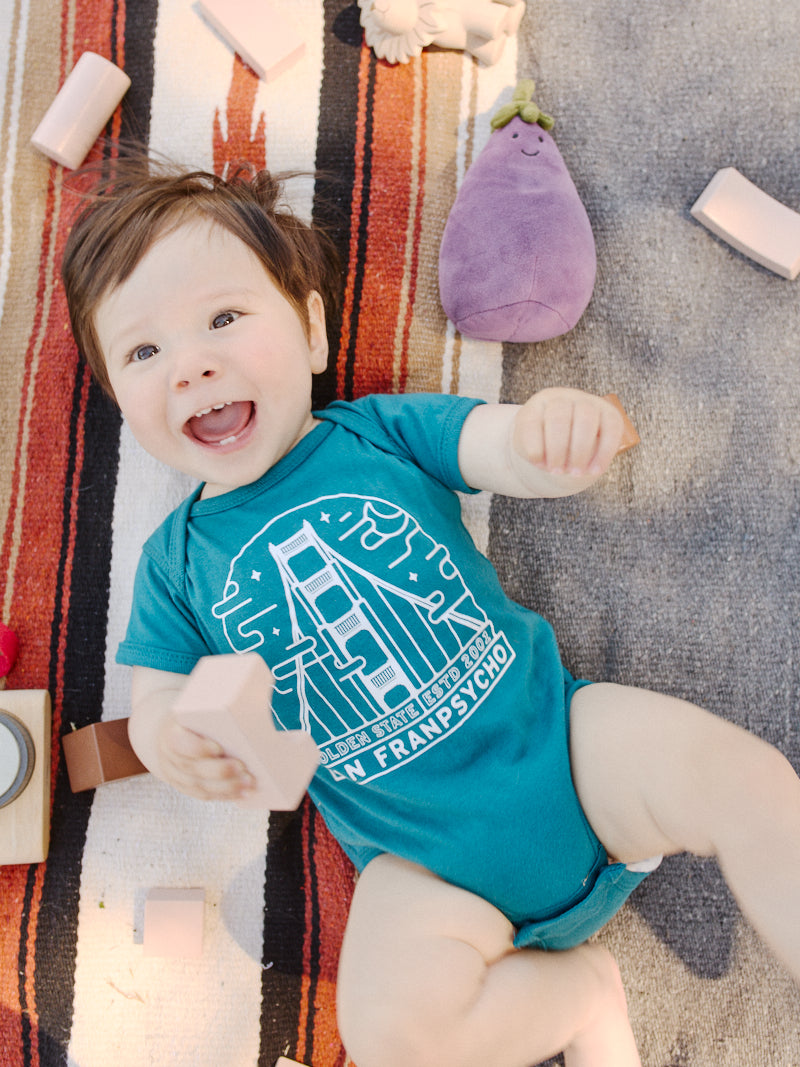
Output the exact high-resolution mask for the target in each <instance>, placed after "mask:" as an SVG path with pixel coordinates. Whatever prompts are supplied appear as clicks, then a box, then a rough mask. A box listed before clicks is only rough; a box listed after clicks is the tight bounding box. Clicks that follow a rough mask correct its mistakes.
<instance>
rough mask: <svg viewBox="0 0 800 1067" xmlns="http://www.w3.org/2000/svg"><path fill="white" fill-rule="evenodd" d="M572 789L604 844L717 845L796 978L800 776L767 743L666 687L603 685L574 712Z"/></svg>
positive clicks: (744, 900) (728, 872) (628, 857)
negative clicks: (667, 693) (671, 693)
mask: <svg viewBox="0 0 800 1067" xmlns="http://www.w3.org/2000/svg"><path fill="white" fill-rule="evenodd" d="M570 754H571V759H572V772H573V777H574V780H575V788H576V790H577V793H578V797H579V798H580V801H581V804H582V806H583V809H584V811H585V813H586V816H587V818H588V819H589V822H590V823H591V824H592V827H593V828H594V831H595V833H596V834H597V836H598V837H599V838H600V840H601V841H602V842H603V844H604V845H605V847H606V849H607V851H608V852H609V854H610V855H612V856H614V857H616V858H617V859H620V860H624V861H626V862H631V861H634V860H641V859H644V858H645V857H648V856H651V855H654V854H657V853H665V854H668V853H674V852H682V851H688V852H693V853H695V855H698V856H716V857H717V860H718V861H719V864H720V867H721V869H722V872H723V874H724V875H725V878H726V879H727V881H728V884H729V886H730V888H731V890H732V892H733V894H734V896H735V897H736V898H737V900H738V902H739V905H740V906H741V908H742V911H743V912H744V913H745V915H746V916H747V917H748V918H749V920H750V921H751V922H752V924H753V926H754V927H755V928H756V930H758V932H759V933H760V934H761V936H762V937H763V938H764V940H765V941H766V942H767V944H768V945H769V946H770V948H771V949H772V950H773V952H774V953H775V955H776V956H777V957H778V958H779V959H780V960H782V962H783V963H784V965H785V966H786V967H787V968H788V970H789V972H790V973H791V974H792V975H793V977H794V978H795V981H797V982H798V984H800V779H798V777H797V775H796V774H795V772H794V770H793V769H792V766H791V764H790V763H789V762H788V760H786V759H785V758H784V756H783V755H782V754H781V753H779V752H778V751H777V750H776V749H774V748H773V747H772V746H771V745H768V744H767V743H766V742H764V741H762V740H761V739H759V738H757V737H754V736H753V735H752V734H749V733H747V731H745V730H743V729H741V728H740V727H738V726H736V725H734V724H732V723H729V722H727V721H726V720H724V719H721V718H718V717H717V716H715V715H711V714H710V713H708V712H706V711H703V710H702V709H700V708H698V707H695V706H694V705H693V704H689V703H686V702H685V701H682V700H677V699H675V698H673V697H667V696H663V695H660V694H657V693H650V692H647V691H645V690H640V689H631V688H628V687H626V686H619V685H611V684H598V685H591V686H586V687H585V688H582V689H580V690H578V692H577V693H576V694H575V695H574V697H573V699H572V705H571V711H570Z"/></svg>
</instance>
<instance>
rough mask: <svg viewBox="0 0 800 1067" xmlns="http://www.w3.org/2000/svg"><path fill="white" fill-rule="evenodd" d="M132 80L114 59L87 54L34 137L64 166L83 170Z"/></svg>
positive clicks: (42, 149) (41, 148) (36, 145)
mask: <svg viewBox="0 0 800 1067" xmlns="http://www.w3.org/2000/svg"><path fill="white" fill-rule="evenodd" d="M130 84H131V80H130V78H129V77H128V75H127V74H126V73H125V71H123V70H120V68H119V67H117V66H115V65H114V64H113V63H112V62H111V61H110V60H108V59H105V58H104V57H103V56H99V55H97V53H96V52H84V53H83V55H82V56H81V57H80V59H79V60H78V62H77V63H76V64H75V66H74V67H73V68H72V71H71V72H70V74H69V76H68V77H67V79H66V81H65V82H64V84H63V85H62V86H61V89H60V90H59V92H58V95H57V96H56V98H55V100H54V101H53V103H52V104H51V105H50V107H49V108H48V110H47V113H46V114H45V116H44V118H43V119H42V121H41V122H40V123H39V125H38V126H37V127H36V130H35V131H34V133H33V136H32V137H31V144H32V145H33V147H34V148H38V150H39V151H40V152H43V153H44V154H45V155H46V156H49V157H50V158H51V159H54V160H55V161H56V163H60V164H61V165H62V166H63V167H73V168H74V167H79V166H80V165H81V163H83V161H84V159H85V158H86V156H87V155H88V154H89V150H90V148H91V147H92V145H93V144H94V143H95V141H96V140H97V138H98V137H99V136H100V134H101V132H102V130H103V127H104V126H105V124H106V123H107V122H108V120H109V119H110V118H111V116H112V115H113V114H114V111H115V110H116V107H117V104H119V102H120V100H121V99H122V98H123V96H124V95H125V93H126V92H127V91H128V88H129V87H130Z"/></svg>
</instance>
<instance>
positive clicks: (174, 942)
mask: <svg viewBox="0 0 800 1067" xmlns="http://www.w3.org/2000/svg"><path fill="white" fill-rule="evenodd" d="M205 903H206V892H205V890H204V889H169V888H164V889H162V888H159V889H151V890H150V892H149V893H148V894H147V899H146V900H145V904H144V954H145V956H182V957H197V956H201V955H202V954H203V917H204V911H205Z"/></svg>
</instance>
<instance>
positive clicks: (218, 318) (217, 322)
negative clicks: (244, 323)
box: [211, 311, 239, 330]
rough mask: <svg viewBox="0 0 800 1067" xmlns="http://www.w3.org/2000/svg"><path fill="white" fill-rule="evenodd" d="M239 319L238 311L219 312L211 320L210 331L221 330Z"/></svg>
mask: <svg viewBox="0 0 800 1067" xmlns="http://www.w3.org/2000/svg"><path fill="white" fill-rule="evenodd" d="M238 317H239V312H238V311H221V312H220V313H219V315H215V316H214V318H213V319H212V320H211V329H212V330H221V329H222V327H223V326H230V324H231V323H232V322H234V321H235V320H236V319H238Z"/></svg>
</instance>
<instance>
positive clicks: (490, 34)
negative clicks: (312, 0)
mask: <svg viewBox="0 0 800 1067" xmlns="http://www.w3.org/2000/svg"><path fill="white" fill-rule="evenodd" d="M358 6H359V7H360V8H361V25H362V26H363V27H364V36H365V38H366V41H367V44H368V45H369V46H370V48H371V49H372V50H373V51H374V52H375V55H376V56H378V58H379V59H385V60H386V61H387V62H388V63H407V62H408V61H409V59H412V58H416V57H417V56H418V55H419V54H420V52H421V51H422V49H423V48H426V47H427V46H428V45H430V44H432V45H436V46H437V47H439V48H455V49H459V50H462V51H465V52H469V54H470V55H473V56H474V57H475V58H476V59H477V60H478V61H479V62H480V63H483V64H484V65H485V66H487V67H488V66H491V65H492V64H493V63H496V62H497V61H498V59H499V58H500V56H501V54H502V51H503V48H504V46H505V43H506V39H507V38H508V37H512V36H513V35H514V34H515V33H516V32H517V28H518V27H519V24H520V20H521V18H522V16H523V15H524V13H525V4H524V2H523V0H358Z"/></svg>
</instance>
